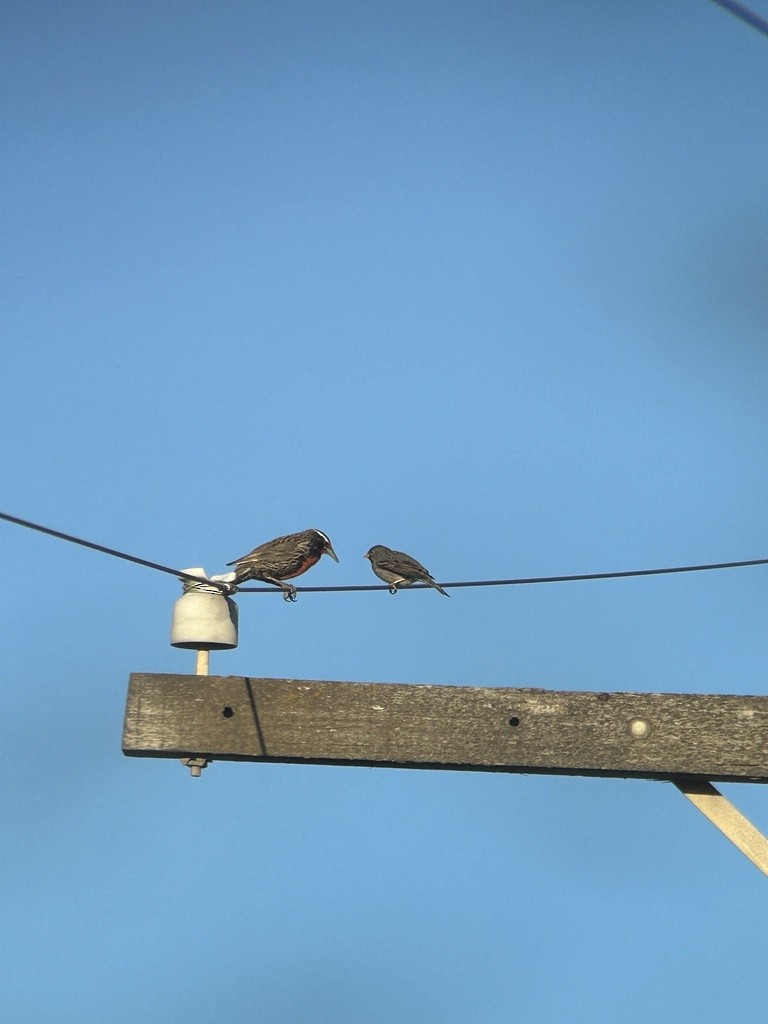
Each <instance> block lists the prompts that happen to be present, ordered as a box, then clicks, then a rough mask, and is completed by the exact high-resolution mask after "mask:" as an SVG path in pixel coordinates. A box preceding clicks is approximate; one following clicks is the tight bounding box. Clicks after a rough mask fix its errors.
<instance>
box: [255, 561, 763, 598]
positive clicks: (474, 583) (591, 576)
mask: <svg viewBox="0 0 768 1024" xmlns="http://www.w3.org/2000/svg"><path fill="white" fill-rule="evenodd" d="M745 565H768V558H752V559H750V560H749V561H745V562H712V563H710V564H709V565H676V566H673V567H672V568H669V569H630V570H628V571H626V572H586V573H579V574H577V575H575V576H526V577H522V578H520V579H512V580H457V581H455V582H453V583H441V584H440V586H441V587H514V586H520V585H521V584H524V583H571V582H573V581H575V580H618V579H626V578H627V577H629V576H662V575H665V574H669V573H673V572H703V571H704V570H706V569H737V568H739V567H741V566H745ZM296 589H297V590H298V591H300V592H301V593H307V594H311V593H316V594H319V593H327V592H328V591H331V590H335V591H350V590H389V587H388V586H376V585H373V586H363V587H297V588H296ZM431 589H432V588H431V587H430V586H429V584H428V583H414V584H413V586H410V587H408V590H431ZM237 591H238V593H239V594H242V593H246V594H265V593H272V590H271V588H269V587H238V588H237Z"/></svg>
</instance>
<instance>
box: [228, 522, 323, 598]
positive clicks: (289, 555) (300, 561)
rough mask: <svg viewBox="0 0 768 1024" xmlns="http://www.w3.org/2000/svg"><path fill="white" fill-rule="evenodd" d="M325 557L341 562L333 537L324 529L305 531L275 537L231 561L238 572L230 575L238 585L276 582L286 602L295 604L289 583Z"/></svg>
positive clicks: (293, 592) (294, 589) (293, 593)
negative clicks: (288, 581)
mask: <svg viewBox="0 0 768 1024" xmlns="http://www.w3.org/2000/svg"><path fill="white" fill-rule="evenodd" d="M323 555H330V556H331V558H333V559H334V560H335V561H336V562H338V560H339V559H338V556H337V554H336V552H335V551H334V550H333V545H332V544H331V539H330V537H328V536H327V534H325V533H323V531H322V530H302V531H301V532H300V533H288V534H286V535H285V536H284V537H275V539H274V540H269V541H267V542H266V544H260V545H259V546H258V547H257V548H254V549H253V551H249V552H248V554H247V555H242V556H241V557H240V558H236V559H234V561H232V562H227V565H234V566H235V571H234V573H232V574H230V575H233V576H234V583H235V586H237V585H238V584H240V583H245V581H246V580H259V581H261V582H263V583H273V584H274V585H275V586H276V587H280V589H281V590H282V592H283V598H284V599H285V600H286V601H295V600H296V587H294V586H292V585H291V584H290V583H286V582H285V580H291V579H293V578H294V577H296V576H301V574H302V573H304V572H306V571H307V569H311V568H312V566H313V565H315V563H316V562H319V561H320V559H321V558H322V556H323Z"/></svg>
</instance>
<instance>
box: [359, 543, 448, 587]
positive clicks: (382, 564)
mask: <svg viewBox="0 0 768 1024" xmlns="http://www.w3.org/2000/svg"><path fill="white" fill-rule="evenodd" d="M363 558H368V559H370V562H371V568H372V569H373V571H374V572H375V573H376V575H377V576H378V577H379V579H380V580H384V582H385V583H388V584H389V592H390V594H396V593H397V591H398V588H399V587H410V585H411V584H412V583H427V584H428V585H429V586H430V587H434V588H435V590H439V591H440V593H441V594H445V596H446V597H450V596H451V595H450V594H447V593H446V592H445V591H444V590H443V588H442V587H441V586H440V584H439V583H435V581H434V579H433V577H432V573H431V572H429V570H428V569H425V568H424V566H423V565H422V564H421V562H417V561H416V559H415V558H411V556H410V555H406V553H405V552H404V551H393V550H392V548H386V547H384V545H383V544H374V545H373V547H372V548H370V549H369V550H368V551H366V553H365V554H364V555H363Z"/></svg>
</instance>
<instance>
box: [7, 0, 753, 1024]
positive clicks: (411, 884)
mask: <svg viewBox="0 0 768 1024" xmlns="http://www.w3.org/2000/svg"><path fill="white" fill-rule="evenodd" d="M762 13H763V14H768V9H763V11H762ZM0 67H1V68H2V72H0V74H1V75H2V82H3V89H2V95H3V99H2V101H1V103H2V108H1V109H2V133H3V140H4V146H3V149H4V153H5V159H4V160H3V162H2V167H0V180H1V183H2V190H1V194H2V197H3V198H2V206H3V211H2V224H3V228H2V231H3V246H2V257H1V258H2V261H3V268H2V274H3V280H4V284H5V287H4V288H3V289H2V292H3V295H2V298H1V299H0V325H1V329H2V332H3V336H4V338H5V345H4V354H5V355H4V369H5V372H4V373H3V374H2V377H1V378H0V396H1V397H2V401H1V402H0V417H1V422H2V429H1V430H0V459H1V460H2V466H3V480H4V487H3V494H4V498H3V501H2V510H3V511H6V512H9V513H11V514H13V515H17V516H21V517H25V518H28V519H31V520H33V521H35V522H40V523H44V524H47V525H50V526H52V527H54V528H56V529H59V530H63V531H66V532H70V533H74V534H77V535H79V536H83V537H87V538H89V539H91V540H94V541H97V542H100V543H102V544H106V545H110V546H113V547H117V548H120V549H122V550H126V551H130V552H133V553H135V554H137V555H140V556H142V557H144V558H148V559H152V560H155V561H159V562H162V563H164V564H167V565H172V566H176V567H178V568H184V567H186V566H191V565H203V566H205V567H206V568H207V569H208V571H209V572H221V571H223V569H224V565H225V563H226V562H228V561H230V560H231V559H232V558H234V557H236V556H238V555H240V554H242V553H243V552H244V551H246V550H248V549H249V548H250V547H253V546H254V545H256V544H258V543H261V542H263V541H265V540H268V539H269V538H271V537H274V536H276V535H277V534H281V533H286V532H291V531H293V530H300V529H304V528H307V527H310V526H315V527H319V528H320V529H322V530H324V531H325V532H327V533H328V534H329V535H330V537H331V538H332V540H333V543H334V547H335V549H336V551H337V553H338V555H339V558H340V560H341V561H340V564H339V565H336V564H335V563H333V562H332V561H330V560H329V559H323V561H322V563H321V564H320V565H319V566H318V567H317V568H315V569H313V570H312V573H311V575H310V576H308V577H306V578H305V579H306V582H307V583H308V584H316V585H322V584H327V585H333V584H344V583H350V584H354V583H369V582H375V581H374V578H373V577H372V576H371V575H370V569H369V565H368V563H367V562H366V561H365V560H364V559H363V558H362V555H363V552H364V551H366V550H367V549H368V547H370V546H371V545H372V544H375V543H384V544H388V545H390V546H393V547H397V548H402V549H404V550H406V551H409V552H411V553H412V554H414V555H415V556H416V557H417V558H419V559H420V560H421V561H423V562H424V563H425V564H426V565H427V566H428V567H429V568H430V570H431V571H432V572H433V573H434V575H435V576H436V577H437V578H438V579H441V580H460V579H486V578H498V577H504V578H506V577H521V576H538V575H551V574H565V573H580V572H599V571H615V570H623V569H636V568H647V567H654V566H664V565H680V564H692V563H700V562H713V561H714V562H716V561H730V560H737V559H750V558H762V557H768V542H767V541H766V536H765V511H764V510H765V504H766V498H767V497H768V485H767V484H766V475H765V449H766V439H767V436H768V411H767V410H768V402H767V401H766V399H767V398H768V348H767V347H766V331H767V329H768V299H766V295H768V291H767V290H766V287H765V281H766V273H768V245H767V244H766V229H767V228H768V189H767V187H766V163H767V162H768V142H766V132H765V125H766V116H767V115H768V103H767V102H766V82H767V81H768V78H767V74H768V39H766V38H765V37H762V36H760V35H759V34H758V33H756V32H754V31H752V30H750V29H749V28H748V27H747V26H745V25H744V24H743V23H741V22H739V21H738V20H736V19H735V18H733V17H732V16H730V15H728V14H727V13H725V12H724V11H723V10H721V9H720V8H719V7H718V6H716V5H715V4H713V3H711V2H708V0H668V2H666V3H661V2H655V0H651V2H649V3H645V4H642V5H631V4H615V3H608V2H605V0H594V2H584V3H580V4H572V3H567V2H565V0H543V2H541V3H537V4H523V3H519V2H510V3H503V4H502V3H493V2H488V3H481V4H469V3H465V2H450V0H449V2H447V3H443V4H433V3H426V2H420V0H412V2H410V3H408V4H405V3H398V2H391V3H380V4H353V3H344V2H337V0H330V2H328V3H325V4H319V3H316V4H312V3H294V2H290V0H288V2H285V3H279V4H278V3H271V2H270V3H267V2H264V3H260V2H255V3H244V2H236V0H222V2H220V3H216V4H213V3H209V2H207V0H202V2H200V3H197V4H189V3H182V2H164V3H161V4H158V5H156V6H155V7H150V6H148V5H140V6H138V7H137V6H136V5H128V4H124V3H120V2H117V3H111V4H96V3H87V2H81V0H72V2H71V3H69V4H67V5H57V4H51V3H37V2H34V0H32V2H30V3H26V4H13V5H9V7H8V8H7V9H6V11H5V12H4V16H3V31H2V33H0ZM0 538H1V539H2V550H3V564H4V568H5V580H6V586H5V600H4V602H3V608H4V618H5V625H4V630H3V636H4V640H3V644H2V650H3V663H4V669H5V671H4V679H5V685H4V686H3V687H2V691H0V692H1V694H2V695H1V696H0V702H1V706H2V716H1V718H0V720H1V721H2V750H3V780H2V785H1V786H0V810H1V813H2V818H3V821H4V823H5V828H4V829H3V838H2V860H3V865H4V869H3V890H4V891H3V896H2V902H3V908H4V910H3V914H2V915H1V917H2V920H1V921H0V933H1V934H2V947H3V949H4V951H5V952H4V955H3V957H2V964H0V979H1V980H2V986H0V988H1V989H2V996H0V1002H1V1003H2V1004H3V1011H2V1016H3V1019H4V1020H6V1021H8V1022H13V1024H27V1022H30V1024H31V1022H37V1021H40V1020H45V1021H47V1022H49V1024H70V1022H75V1021H77V1022H78V1024H83V1022H88V1021H94V1022H95V1021H105V1020H108V1021H110V1022H111V1024H122V1022H128V1021H130V1022H132V1024H133V1022H135V1021H137V1020H139V1021H163V1022H164V1024H181V1022H184V1024H218V1022H220V1021H223V1020H232V1019H239V1020H251V1019H253V1020H259V1021H263V1022H266V1024H283V1022H286V1024H305V1022H306V1024H310V1022H311V1024H325V1022H329V1024H330V1022H333V1024H363V1022H364V1024H400V1022H403V1024H405V1022H408V1024H410V1022H413V1021H418V1022H419V1024H453V1022H462V1024H464V1022H467V1021H469V1022H472V1024H501V1022H504V1024H506V1022H508V1021H512V1020H520V1021H525V1022H531V1024H554V1022H561V1021H575V1022H585V1024H586V1022H589V1024H601V1022H606V1024H607V1022H614V1021H616V1020H622V1021H624V1022H625V1024H635V1022H638V1024H639V1022H641V1021H642V1022H645V1021H648V1020H650V1019H654V1020H664V1021H671V1022H675V1024H687V1022H689V1021H691V1022H692V1021H696V1022H697V1024H719V1022H722V1021H725V1020H739V1021H740V1022H744V1024H752V1022H758V1021H760V1022H762V1021H763V1020H764V1013H765V1011H764V1007H765V1003H766V997H767V996H768V984H767V983H766V979H765V970H764V963H763V961H764V956H763V946H764V941H763V940H764V936H765V918H766V912H767V911H768V905H767V904H768V897H767V893H768V890H766V883H765V879H764V878H763V876H762V875H760V873H759V872H758V871H757V870H756V869H755V868H754V867H753V866H752V865H751V864H749V863H748V861H746V859H744V858H743V857H742V855H741V854H739V853H738V851H736V850H735V848H733V847H732V846H730V844H729V843H728V842H727V841H726V840H725V839H723V838H722V837H721V836H720V835H719V833H717V832H716V831H715V830H714V829H713V828H712V826H711V825H709V824H708V823H707V822H706V821H705V820H704V819H703V817H701V816H700V815H698V813H697V812H696V811H695V810H694V809H693V808H692V807H689V806H688V804H687V802H686V801H685V800H684V799H683V798H682V797H681V796H680V795H679V794H677V793H676V792H675V791H674V790H673V789H672V787H671V786H668V785H664V784H657V783H650V782H638V781H622V780H599V779H569V778H545V777H536V776H530V777H525V776H512V775H510V776H503V775H488V776H485V775H482V774H479V773H477V774H475V773H471V774H465V773H456V772H445V773H435V772H398V771H394V770H380V769H359V768H358V769H352V768H338V767H300V766H278V765H269V766H261V765H248V764H225V763H217V764H214V765H213V766H211V767H210V768H208V769H207V770H206V771H205V773H204V775H203V777H202V778H201V779H199V780H193V779H191V778H190V777H189V776H188V774H187V773H186V772H185V771H184V770H183V769H182V768H181V767H180V766H179V765H178V764H177V763H176V762H173V761H163V760H152V759H148V760H139V759H128V758H125V757H124V756H123V755H122V753H121V750H120V739H121V731H122V718H123V711H124V703H125V694H126V690H127V682H128V676H129V673H130V672H132V671H149V672H188V671H192V670H193V665H194V659H193V656H192V655H191V654H189V653H186V652H180V651H176V650H174V649H172V648H171V647H170V646H169V644H168V631H169V623H170V616H171V610H172V606H173V602H174V601H175V600H176V598H177V596H178V595H179V593H180V589H179V587H178V585H177V584H176V582H175V581H174V580H173V578H172V577H170V576H165V575H162V574H160V573H155V572H152V571H150V570H147V569H144V568H139V567H137V566H133V565H129V564H128V563H125V562H120V561H117V560H114V559H111V558H108V557H106V556H104V555H101V554H97V553H94V552H89V551H86V550H83V549H81V548H77V547H74V546H71V545H68V544H65V543H62V542H60V541H55V540H52V539H50V538H46V537H43V536H41V535H39V534H34V533H32V532H29V531H25V530H22V529H19V528H18V527H15V526H11V525H8V524H0ZM767 580H768V570H767V569H766V568H750V569H742V570H731V571H727V572H717V573H715V572H713V573H696V574H691V575H680V576H669V577H654V578H646V579H633V580H620V581H605V582H595V583H570V584H563V585H546V586H528V587H514V588H488V589H472V590H469V589H467V590H456V591H454V592H453V595H452V598H451V600H450V601H446V600H445V599H444V598H442V597H440V596H439V595H437V594H434V593H432V592H428V591H414V592H411V593H406V594H402V595H398V596H397V597H394V598H393V597H390V596H389V595H387V594H386V593H365V594H306V595H303V596H301V597H300V598H299V600H298V602H297V603H296V604H295V605H292V606H289V605H287V604H285V603H284V602H283V601H281V600H280V598H279V596H265V595H255V594H254V595H249V594H243V595H241V597H240V598H239V599H238V601H239V607H240V618H241V630H240V646H239V648H238V649H237V650H236V651H233V652H230V653H221V654H214V655H213V656H212V671H214V672H220V673H222V674H243V675H246V674H247V675H253V676H262V675H263V676H277V677H297V678H310V679H346V680H360V681H365V680H369V681H378V682H410V683H446V684H453V685H488V686H543V687H551V688H558V689H566V690H567V689H595V690H646V691H647V690H651V691H654V690H656V691H668V692H679V691H683V692H693V693H695V692H706V693H746V694H762V693H764V692H765V666H766V664H767V663H768V636H767V635H766V628H765V623H766V612H767V611H768V608H767V607H766V581H767ZM724 788H725V791H726V793H727V795H729V796H730V797H732V799H733V800H734V801H735V802H736V803H737V805H738V806H740V807H741V808H742V809H743V810H744V811H745V812H746V813H748V814H749V815H750V817H751V818H752V819H753V820H754V821H755V823H756V824H757V825H758V826H759V827H761V828H762V829H763V830H766V829H767V828H768V805H767V804H766V798H765V795H764V791H763V790H762V788H761V787H758V786H728V787H724ZM714 976H716V977H717V979H718V981H717V984H716V985H713V984H712V979H713V977H714Z"/></svg>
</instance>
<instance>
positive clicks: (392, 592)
mask: <svg viewBox="0 0 768 1024" xmlns="http://www.w3.org/2000/svg"><path fill="white" fill-rule="evenodd" d="M389 592H390V594H396V593H397V584H396V583H393V584H392V586H391V587H390V588H389Z"/></svg>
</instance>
